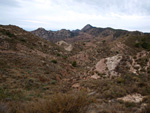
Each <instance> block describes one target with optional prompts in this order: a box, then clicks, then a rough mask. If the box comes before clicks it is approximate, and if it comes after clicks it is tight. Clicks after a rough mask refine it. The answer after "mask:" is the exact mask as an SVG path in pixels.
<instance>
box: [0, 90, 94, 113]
mask: <svg viewBox="0 0 150 113" xmlns="http://www.w3.org/2000/svg"><path fill="white" fill-rule="evenodd" d="M93 102H94V99H93V98H90V97H88V96H87V93H86V92H74V93H67V94H62V93H59V94H56V95H54V96H52V97H51V98H47V99H45V100H42V101H36V102H30V103H29V102H26V103H19V102H15V103H13V102H11V103H8V104H6V103H5V104H4V105H3V106H5V108H3V109H1V106H0V111H4V112H3V113H84V112H85V108H86V106H87V105H89V104H91V103H93ZM0 105H1V104H0Z"/></svg>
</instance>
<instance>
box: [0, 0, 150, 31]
mask: <svg viewBox="0 0 150 113" xmlns="http://www.w3.org/2000/svg"><path fill="white" fill-rule="evenodd" d="M0 15H1V16H0V24H2V25H8V24H11V25H17V26H19V27H22V28H23V29H25V30H35V29H37V28H39V27H43V28H45V29H47V30H60V29H70V30H74V29H82V28H83V27H84V26H85V25H86V24H91V25H92V26H95V27H102V28H105V27H112V28H115V29H126V30H130V31H135V30H138V31H143V32H150V0H0Z"/></svg>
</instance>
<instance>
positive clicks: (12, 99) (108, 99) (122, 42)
mask: <svg viewBox="0 0 150 113" xmlns="http://www.w3.org/2000/svg"><path fill="white" fill-rule="evenodd" d="M107 31H108V32H107ZM79 32H80V31H79ZM81 34H82V35H80V33H79V34H78V35H77V37H74V38H68V40H67V39H66V40H65V41H66V42H67V41H68V42H67V43H71V44H72V46H73V50H72V51H66V50H64V49H63V48H62V47H61V46H60V47H59V46H57V45H56V44H54V43H51V42H49V41H46V40H43V39H42V38H38V37H36V36H35V35H32V34H31V33H28V32H26V31H24V30H22V29H20V28H18V27H16V26H1V27H0V113H1V112H2V113H80V112H81V113H88V112H89V111H92V110H96V112H100V113H104V112H107V113H112V112H113V113H134V112H139V113H149V104H150V98H149V96H150V76H149V75H150V67H149V63H150V61H149V58H150V54H149V51H147V50H149V48H150V47H149V44H150V39H149V37H150V35H149V34H142V35H140V34H139V33H136V32H128V31H123V30H118V31H117V30H114V29H107V30H106V31H105V29H102V28H99V29H97V28H95V27H94V28H92V29H91V30H90V29H89V30H88V31H86V32H84V33H81ZM81 36H82V37H81ZM105 36H106V37H107V38H105ZM58 40H59V39H58ZM106 42H107V43H108V45H107V46H104V44H103V43H106ZM85 45H86V46H85ZM116 55H117V56H118V55H119V56H121V60H120V62H118V64H116V62H115V60H114V59H113V58H112V60H111V62H108V61H110V60H108V59H109V58H111V57H113V56H116ZM117 60H118V59H117ZM115 65H116V67H115ZM113 67H115V69H112V68H113ZM133 73H134V74H133ZM58 92H59V93H58ZM136 93H137V94H140V95H142V97H143V98H144V99H143V101H141V102H140V103H134V102H125V101H120V100H118V98H122V97H124V96H127V95H131V94H136ZM97 101H98V102H97ZM146 105H147V106H146ZM140 110H141V111H140Z"/></svg>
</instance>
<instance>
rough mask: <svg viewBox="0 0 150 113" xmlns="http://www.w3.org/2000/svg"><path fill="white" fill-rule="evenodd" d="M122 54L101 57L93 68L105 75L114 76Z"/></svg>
mask: <svg viewBox="0 0 150 113" xmlns="http://www.w3.org/2000/svg"><path fill="white" fill-rule="evenodd" d="M121 59H122V56H121V55H116V56H113V57H108V58H104V59H101V60H100V61H99V62H98V63H97V64H96V66H95V68H96V69H95V70H96V71H98V72H99V73H105V74H106V75H108V74H110V75H111V76H115V75H117V74H118V73H117V72H116V71H115V69H116V67H117V66H118V64H119V62H120V61H121Z"/></svg>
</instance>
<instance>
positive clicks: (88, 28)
mask: <svg viewBox="0 0 150 113" xmlns="http://www.w3.org/2000/svg"><path fill="white" fill-rule="evenodd" d="M91 28H93V26H91V25H90V24H87V25H86V26H85V27H83V28H82V30H81V31H82V32H86V31H88V30H90V29H91Z"/></svg>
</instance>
